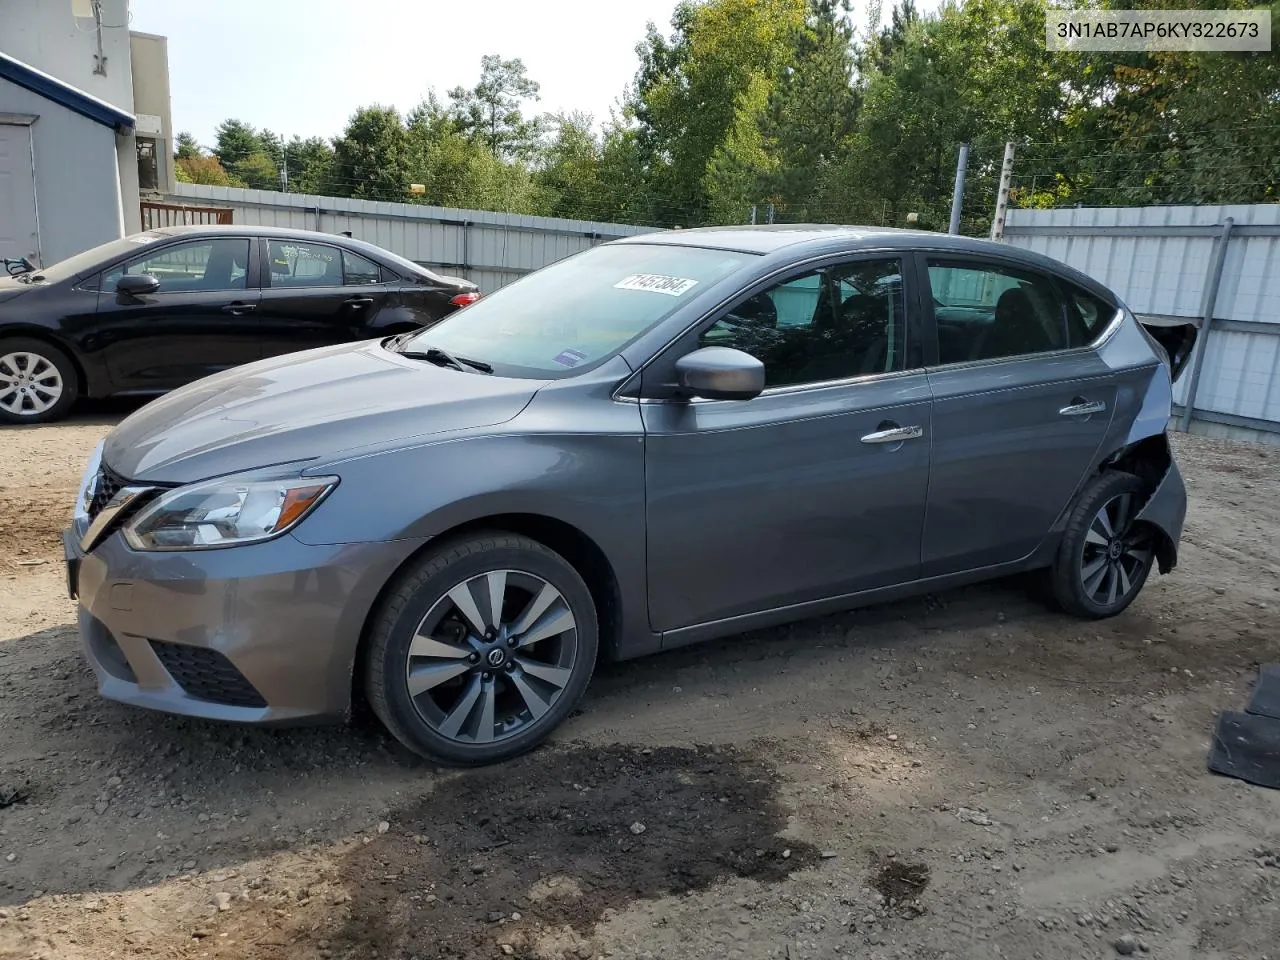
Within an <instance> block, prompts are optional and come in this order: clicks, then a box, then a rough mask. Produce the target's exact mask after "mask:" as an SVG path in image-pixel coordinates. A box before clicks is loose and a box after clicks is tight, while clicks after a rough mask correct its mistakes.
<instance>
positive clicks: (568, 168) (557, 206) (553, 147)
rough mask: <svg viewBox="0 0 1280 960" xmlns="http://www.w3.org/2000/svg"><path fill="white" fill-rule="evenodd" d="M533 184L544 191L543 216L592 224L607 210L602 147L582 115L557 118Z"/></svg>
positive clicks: (588, 118) (553, 123) (551, 121)
mask: <svg viewBox="0 0 1280 960" xmlns="http://www.w3.org/2000/svg"><path fill="white" fill-rule="evenodd" d="M549 125H550V127H551V129H552V130H553V131H554V133H553V135H552V137H551V138H550V140H549V141H548V143H547V145H546V147H545V148H544V150H543V152H542V158H541V165H540V168H539V169H538V171H537V173H536V174H535V175H534V182H535V183H536V184H537V185H538V186H539V187H540V188H542V189H543V190H544V191H545V197H544V200H545V204H546V213H547V214H548V215H549V216H554V217H568V218H571V219H573V218H576V219H581V220H596V219H599V218H600V213H601V212H602V210H603V209H604V208H605V207H606V206H607V200H606V198H605V197H604V196H603V190H602V184H601V182H600V162H601V158H602V153H603V149H602V145H601V143H600V141H599V139H598V138H597V137H596V135H595V132H594V131H593V130H592V118H591V116H590V115H589V114H585V113H568V114H564V113H562V114H557V115H555V116H554V117H551V118H550V120H549Z"/></svg>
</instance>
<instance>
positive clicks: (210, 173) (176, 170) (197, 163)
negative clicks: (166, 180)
mask: <svg viewBox="0 0 1280 960" xmlns="http://www.w3.org/2000/svg"><path fill="white" fill-rule="evenodd" d="M173 174H174V179H175V180H177V181H179V182H180V183H203V184H208V185H210V186H214V187H243V186H244V185H245V183H244V181H243V180H241V179H240V178H239V177H236V176H233V175H231V174H230V173H228V172H227V171H226V170H224V169H223V168H222V164H220V163H219V162H218V158H217V157H206V156H188V157H179V158H178V160H177V161H176V162H175V163H174V165H173Z"/></svg>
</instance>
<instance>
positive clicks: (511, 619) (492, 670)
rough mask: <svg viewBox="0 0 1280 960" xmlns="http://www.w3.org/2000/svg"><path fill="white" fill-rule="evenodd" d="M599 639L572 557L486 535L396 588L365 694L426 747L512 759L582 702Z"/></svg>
mask: <svg viewBox="0 0 1280 960" xmlns="http://www.w3.org/2000/svg"><path fill="white" fill-rule="evenodd" d="M495 601H496V603H495ZM598 638H599V628H598V622H597V619H596V609H595V604H594V602H593V601H592V599H591V591H590V590H589V589H588V588H587V585H586V583H584V582H583V580H582V577H581V576H579V574H578V572H577V571H576V570H575V569H574V568H573V567H572V566H571V565H570V564H569V563H568V561H566V560H565V559H564V558H563V557H561V556H560V555H559V554H557V553H555V552H554V551H553V550H550V549H549V548H547V547H545V546H543V545H542V544H540V543H538V542H536V541H534V540H530V539H529V538H527V537H521V536H517V535H515V534H509V533H503V532H489V533H480V534H475V535H473V536H470V537H468V538H467V539H465V540H455V541H453V542H451V543H446V544H444V545H442V546H441V547H440V548H439V549H438V550H437V551H436V552H435V553H432V554H429V555H427V556H426V557H424V558H422V559H421V560H420V561H418V562H417V563H416V564H414V565H413V567H411V568H410V569H409V570H408V571H407V572H406V573H405V574H403V575H402V576H401V578H400V579H399V581H398V582H397V583H396V584H395V585H394V587H393V588H392V589H391V591H390V592H389V595H388V596H387V597H386V598H385V600H384V601H383V604H382V607H381V609H380V610H379V612H378V613H377V615H376V617H375V619H374V623H373V627H372V631H371V634H370V637H369V645H368V648H367V650H366V652H365V661H364V664H363V667H364V677H365V692H366V694H367V696H368V700H369V705H370V706H371V707H372V708H373V712H374V713H375V714H376V715H377V717H378V719H379V720H381V721H382V723H383V724H384V725H385V726H386V728H387V729H388V730H389V731H390V732H391V734H392V735H393V736H394V737H395V738H396V739H397V740H399V741H400V742H401V743H403V744H404V745H405V746H406V747H408V748H409V749H410V750H412V751H414V752H415V753H417V754H419V755H420V756H423V757H426V758H428V759H431V760H436V761H439V762H442V763H445V764H450V765H457V766H475V765H480V764H486V763H494V762H497V761H500V760H507V759H510V758H512V757H515V756H517V755H519V754H521V753H524V752H526V751H528V750H531V749H533V748H534V747H535V746H537V745H538V744H540V743H541V742H542V741H543V740H545V739H546V738H547V737H548V736H549V735H550V734H551V732H552V731H553V730H554V729H555V728H556V727H557V726H558V725H559V724H560V722H561V721H562V720H564V718H565V717H567V716H568V715H569V713H570V712H572V710H573V709H574V707H575V706H576V705H577V703H578V701H579V700H580V699H581V697H582V694H583V692H584V691H585V690H586V688H587V683H588V682H589V681H590V679H591V674H592V672H593V670H594V669H595V660H596V650H597V648H598V645H599V639H598Z"/></svg>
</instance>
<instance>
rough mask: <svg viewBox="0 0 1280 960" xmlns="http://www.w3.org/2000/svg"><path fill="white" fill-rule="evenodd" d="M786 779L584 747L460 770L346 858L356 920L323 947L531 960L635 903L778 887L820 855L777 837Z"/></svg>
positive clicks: (689, 759) (693, 757)
mask: <svg viewBox="0 0 1280 960" xmlns="http://www.w3.org/2000/svg"><path fill="white" fill-rule="evenodd" d="M777 781H778V776H777V774H776V773H775V772H774V770H773V769H772V768H771V767H769V766H768V765H766V764H765V763H763V762H762V761H760V760H758V759H757V758H755V757H754V756H752V755H750V754H748V753H746V752H744V751H741V750H738V749H731V748H725V747H721V748H706V749H679V748H663V749H654V750H640V749H636V748H628V747H620V746H618V747H608V748H594V749H593V748H586V747H575V748H572V749H566V750H555V751H540V752H538V753H536V754H534V755H532V756H529V757H526V758H523V759H521V760H518V761H516V762H514V763H508V764H504V765H502V766H499V767H495V768H492V769H486V770H481V771H477V772H470V773H465V774H461V775H459V776H457V777H456V778H455V779H453V780H451V781H450V782H448V783H446V784H444V785H442V786H441V787H440V788H438V789H437V790H435V791H434V792H433V793H432V794H431V796H430V797H429V798H427V799H426V800H424V801H422V802H421V803H419V804H418V805H416V806H415V807H413V808H411V809H407V810H404V811H402V812H401V813H399V814H398V815H396V816H394V817H393V819H392V820H391V823H390V825H389V829H388V831H387V835H386V836H385V837H383V838H380V839H379V840H378V841H377V842H376V843H371V844H369V845H367V846H365V847H364V848H362V849H359V850H357V851H356V852H355V853H354V854H353V855H351V857H350V858H349V860H348V861H347V863H346V864H345V867H344V869H343V878H342V879H343V882H344V884H345V885H346V887H347V889H348V890H349V891H350V893H351V895H352V896H353V897H354V900H353V902H352V903H351V904H350V916H349V919H348V920H347V921H346V923H345V924H344V925H343V927H342V929H340V930H338V931H334V932H332V933H330V934H329V935H328V936H327V937H326V939H327V941H328V942H327V944H326V948H327V950H328V951H329V955H331V956H334V957H355V956H362V957H365V956H370V955H371V953H372V951H376V952H377V956H378V957H380V958H393V957H394V958H400V957H405V958H407V957H417V958H420V960H426V958H429V957H432V958H436V957H439V958H445V957H449V958H456V957H473V956H494V955H498V954H500V953H507V955H513V956H518V957H519V956H524V957H534V956H538V955H539V951H538V949H537V944H538V942H539V941H540V940H544V939H546V938H557V939H561V940H563V939H564V937H565V936H566V935H568V936H570V937H571V938H573V939H577V938H580V937H582V936H583V935H586V936H588V937H589V936H590V934H591V930H592V928H593V927H594V925H595V923H596V922H597V921H598V920H599V919H600V918H601V915H602V914H603V913H604V912H605V911H606V910H609V909H617V908H619V907H622V906H624V905H625V904H627V903H629V902H631V901H634V900H638V899H642V898H651V897H661V896H664V895H669V894H680V893H684V892H687V891H691V890H700V889H704V888H706V887H708V886H710V885H711V884H712V883H714V882H715V881H717V880H719V879H722V878H725V877H731V876H737V877H751V878H755V879H759V880H763V881H772V880H780V879H783V878H784V877H786V876H787V875H788V874H790V873H792V872H793V871H795V870H797V869H799V868H801V867H804V866H807V865H809V864H811V863H813V862H814V861H815V860H817V859H818V855H817V852H816V850H814V848H812V847H810V846H808V845H806V844H804V843H800V842H797V841H794V840H784V839H783V838H781V837H779V836H778V833H779V831H780V830H782V828H783V827H784V826H785V824H786V814H785V813H784V811H783V810H782V809H781V807H780V806H779V805H778V803H777V802H776V801H775V799H774V790H775V785H776V783H777ZM566 928H567V929H566ZM503 944H506V945H507V949H506V950H502V948H501V945H503ZM508 951H509V953H508Z"/></svg>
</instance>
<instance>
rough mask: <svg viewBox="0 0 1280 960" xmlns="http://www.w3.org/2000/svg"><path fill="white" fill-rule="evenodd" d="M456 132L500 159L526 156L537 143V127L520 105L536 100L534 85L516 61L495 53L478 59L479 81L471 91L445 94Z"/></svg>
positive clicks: (455, 88) (465, 90) (535, 85)
mask: <svg viewBox="0 0 1280 960" xmlns="http://www.w3.org/2000/svg"><path fill="white" fill-rule="evenodd" d="M449 99H450V100H451V101H452V113H453V117H454V119H455V121H456V123H457V125H458V129H459V130H461V131H462V132H463V133H465V134H467V135H468V136H470V137H471V138H473V139H475V140H477V141H479V142H481V143H483V144H484V145H485V146H486V147H487V148H488V149H489V152H490V153H491V154H493V156H495V157H498V158H502V159H512V158H523V157H527V156H528V155H529V154H530V153H531V152H532V151H533V149H534V148H535V146H536V143H537V138H538V134H539V132H540V130H539V124H538V122H537V121H536V120H529V119H526V118H525V116H524V113H523V112H522V107H523V104H524V103H525V102H526V101H528V100H535V101H536V100H537V99H538V84H537V83H536V82H535V81H533V80H530V79H529V77H528V75H527V73H526V72H525V66H524V62H523V61H522V60H520V59H518V58H517V59H515V60H503V59H502V58H501V57H500V56H498V55H497V54H488V55H486V56H484V57H482V58H481V59H480V81H479V82H478V83H477V84H476V85H475V86H474V87H472V88H471V89H466V88H464V87H454V88H453V89H452V90H450V91H449Z"/></svg>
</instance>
